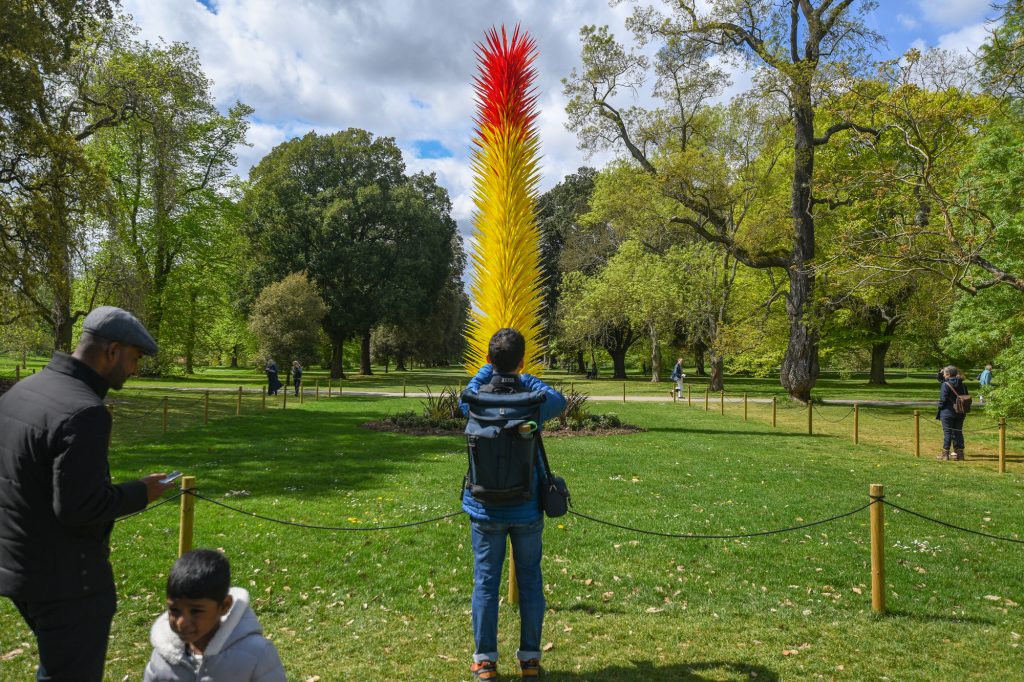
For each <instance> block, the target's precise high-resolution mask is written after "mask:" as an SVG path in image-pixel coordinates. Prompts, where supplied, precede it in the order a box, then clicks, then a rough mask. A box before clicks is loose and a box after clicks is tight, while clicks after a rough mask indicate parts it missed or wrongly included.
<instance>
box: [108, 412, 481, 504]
mask: <svg viewBox="0 0 1024 682" xmlns="http://www.w3.org/2000/svg"><path fill="white" fill-rule="evenodd" d="M367 418H368V416H367V415H366V414H352V413H344V412H314V411H306V410H295V411H293V412H278V413H276V414H274V415H266V416H264V415H259V416H255V417H249V418H246V417H244V416H243V417H241V418H233V419H223V420H218V421H216V422H211V423H210V425H209V426H207V427H202V426H199V427H195V428H190V429H187V430H181V431H177V432H171V433H168V434H167V435H166V436H157V437H156V439H155V440H151V441H147V442H134V443H133V442H125V443H116V442H115V444H114V448H113V449H112V451H111V457H110V459H111V464H112V465H113V467H114V468H115V470H124V469H130V470H131V472H132V473H130V474H122V476H121V477H123V476H132V475H136V474H137V472H138V471H140V470H141V471H143V472H145V473H148V472H149V471H170V470H171V469H177V470H180V471H183V472H185V474H187V475H193V476H195V477H196V479H197V480H196V486H197V487H198V488H200V489H202V490H203V491H205V492H206V494H208V495H211V496H216V495H220V494H222V493H224V492H226V491H228V490H247V491H249V493H251V494H252V495H253V496H259V495H273V496H276V497H295V498H310V497H313V496H316V495H318V494H323V495H337V494H344V493H346V492H348V491H359V490H366V489H372V488H379V487H380V486H381V483H382V481H387V480H389V479H392V478H393V477H394V476H396V475H398V474H399V472H401V471H403V470H404V471H407V472H408V473H410V474H411V475H413V476H415V477H417V478H419V479H421V480H423V481H424V484H425V485H430V484H432V483H433V482H434V481H437V482H440V481H445V480H448V479H450V480H451V481H452V484H451V486H452V489H453V490H455V489H456V488H457V486H458V482H459V480H461V476H462V473H463V471H462V470H463V469H464V467H465V459H464V458H465V454H464V453H463V452H462V442H461V440H460V439H459V438H455V437H416V436H403V435H401V434H393V433H379V432H375V431H370V430H366V429H360V428H358V427H359V425H360V424H362V423H363V422H365V421H366V420H367ZM116 478H119V476H118V472H117V471H115V479H116ZM452 499H453V500H454V499H455V493H452Z"/></svg>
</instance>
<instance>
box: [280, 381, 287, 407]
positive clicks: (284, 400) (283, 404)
mask: <svg viewBox="0 0 1024 682" xmlns="http://www.w3.org/2000/svg"><path fill="white" fill-rule="evenodd" d="M281 409H282V410H287V409H288V387H287V386H285V387H284V392H283V393H282V397H281Z"/></svg>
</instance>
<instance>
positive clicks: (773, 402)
mask: <svg viewBox="0 0 1024 682" xmlns="http://www.w3.org/2000/svg"><path fill="white" fill-rule="evenodd" d="M772 428H773V429H774V428H775V396H772Z"/></svg>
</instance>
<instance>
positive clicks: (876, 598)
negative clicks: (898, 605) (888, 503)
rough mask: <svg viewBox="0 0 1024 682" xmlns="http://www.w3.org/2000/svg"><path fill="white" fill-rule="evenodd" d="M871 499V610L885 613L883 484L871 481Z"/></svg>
mask: <svg viewBox="0 0 1024 682" xmlns="http://www.w3.org/2000/svg"><path fill="white" fill-rule="evenodd" d="M869 494H870V497H871V501H872V502H874V504H872V505H871V507H870V509H871V610H872V611H874V612H875V613H885V516H884V513H883V512H884V509H883V507H882V505H883V504H885V503H884V502H883V501H882V498H883V496H884V494H885V486H883V485H882V484H880V483H872V484H871V488H870V491H869Z"/></svg>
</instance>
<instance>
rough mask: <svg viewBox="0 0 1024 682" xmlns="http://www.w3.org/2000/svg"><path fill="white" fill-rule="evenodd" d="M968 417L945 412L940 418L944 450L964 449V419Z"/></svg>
mask: <svg viewBox="0 0 1024 682" xmlns="http://www.w3.org/2000/svg"><path fill="white" fill-rule="evenodd" d="M966 416H967V415H963V414H956V413H953V412H948V411H943V412H942V413H941V415H940V417H939V420H940V421H941V422H942V449H943V450H949V446H950V445H952V446H953V447H954V448H962V447H963V446H964V418H965V417H966Z"/></svg>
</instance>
